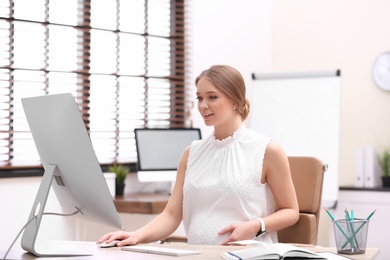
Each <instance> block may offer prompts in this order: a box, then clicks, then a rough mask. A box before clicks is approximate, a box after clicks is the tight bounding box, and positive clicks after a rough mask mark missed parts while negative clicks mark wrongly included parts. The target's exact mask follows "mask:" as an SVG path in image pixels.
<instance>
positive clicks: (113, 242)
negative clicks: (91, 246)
mask: <svg viewBox="0 0 390 260" xmlns="http://www.w3.org/2000/svg"><path fill="white" fill-rule="evenodd" d="M118 242H119V240H114V241H112V242H110V243H106V242H103V243H101V244H99V247H102V248H107V247H114V246H116V244H117V243H118Z"/></svg>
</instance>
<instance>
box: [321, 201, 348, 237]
mask: <svg viewBox="0 0 390 260" xmlns="http://www.w3.org/2000/svg"><path fill="white" fill-rule="evenodd" d="M324 209H325V211H326V213H328V215H329V217H330V219H331V220H333V222H334V223H335V224H336V226H337V227H338V229H340V231H341V233H343V235H344V236H345V238H346V239H349V238H348V236H347V234H345V232H344V230H343V229H342V228H341V227H340V225H339V223H337V221H335V218H334V217H333V215H332V213H330V211H329V210H328V209H327V208H324Z"/></svg>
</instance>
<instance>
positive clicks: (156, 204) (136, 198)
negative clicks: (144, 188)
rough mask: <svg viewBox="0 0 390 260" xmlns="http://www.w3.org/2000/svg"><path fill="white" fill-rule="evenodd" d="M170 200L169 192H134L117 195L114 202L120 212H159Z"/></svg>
mask: <svg viewBox="0 0 390 260" xmlns="http://www.w3.org/2000/svg"><path fill="white" fill-rule="evenodd" d="M168 200H169V195H168V194H159V193H134V194H125V195H124V196H117V197H115V199H114V203H115V207H116V209H117V210H118V212H120V213H133V214H159V213H161V212H162V211H163V210H164V208H165V206H166V205H167V203H168Z"/></svg>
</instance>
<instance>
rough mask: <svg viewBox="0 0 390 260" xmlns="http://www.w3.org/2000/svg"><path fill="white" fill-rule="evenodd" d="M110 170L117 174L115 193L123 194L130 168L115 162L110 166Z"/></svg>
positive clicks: (117, 194)
mask: <svg viewBox="0 0 390 260" xmlns="http://www.w3.org/2000/svg"><path fill="white" fill-rule="evenodd" d="M108 171H109V172H113V173H115V175H116V178H115V195H116V196H123V191H124V189H125V180H126V176H127V174H128V173H129V171H130V170H129V168H127V167H125V166H123V165H121V164H117V163H115V164H113V165H111V166H110V167H109V168H108Z"/></svg>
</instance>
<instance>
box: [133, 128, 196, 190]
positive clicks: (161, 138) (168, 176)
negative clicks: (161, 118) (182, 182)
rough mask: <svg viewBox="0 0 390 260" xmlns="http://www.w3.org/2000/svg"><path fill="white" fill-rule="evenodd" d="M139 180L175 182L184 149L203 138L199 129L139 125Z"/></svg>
mask: <svg viewBox="0 0 390 260" xmlns="http://www.w3.org/2000/svg"><path fill="white" fill-rule="evenodd" d="M134 135H135V143H136V148H137V157H138V163H137V171H138V173H137V175H138V180H139V181H140V182H174V181H175V180H176V170H177V165H178V163H179V160H180V157H181V155H182V153H183V151H184V149H185V148H186V147H187V146H189V145H190V144H191V143H192V141H194V140H199V139H200V138H201V132H200V129H199V128H136V129H134Z"/></svg>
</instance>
